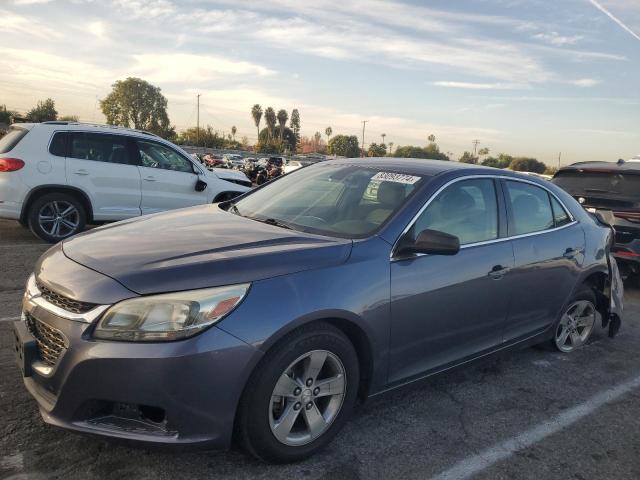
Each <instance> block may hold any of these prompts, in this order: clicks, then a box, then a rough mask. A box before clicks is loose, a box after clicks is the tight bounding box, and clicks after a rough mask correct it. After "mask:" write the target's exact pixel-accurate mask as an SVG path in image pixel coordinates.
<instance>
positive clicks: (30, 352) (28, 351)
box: [13, 321, 39, 377]
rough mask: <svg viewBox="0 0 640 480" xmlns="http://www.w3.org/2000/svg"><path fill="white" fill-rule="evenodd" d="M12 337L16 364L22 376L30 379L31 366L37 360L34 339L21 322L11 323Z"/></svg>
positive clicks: (36, 347) (25, 325) (36, 348)
mask: <svg viewBox="0 0 640 480" xmlns="http://www.w3.org/2000/svg"><path fill="white" fill-rule="evenodd" d="M13 335H14V342H13V346H14V354H15V359H16V363H17V364H18V367H20V370H21V371H22V376H23V377H30V376H31V375H33V370H32V367H31V365H32V364H33V362H35V361H36V360H38V358H39V357H38V346H37V344H36V339H35V338H34V336H33V335H32V334H31V332H29V329H28V328H27V324H26V323H25V322H23V321H17V322H13Z"/></svg>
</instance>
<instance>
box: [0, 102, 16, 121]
mask: <svg viewBox="0 0 640 480" xmlns="http://www.w3.org/2000/svg"><path fill="white" fill-rule="evenodd" d="M16 115H17V113H16V112H12V111H11V110H7V106H6V105H0V123H4V124H6V125H9V124H11V120H12V118H13V117H15V116H16Z"/></svg>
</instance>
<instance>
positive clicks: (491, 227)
mask: <svg viewBox="0 0 640 480" xmlns="http://www.w3.org/2000/svg"><path fill="white" fill-rule="evenodd" d="M426 229H429V230H437V231H439V232H444V233H448V234H450V235H455V236H456V237H458V238H459V239H460V245H468V244H470V243H477V242H484V241H487V240H495V239H496V238H498V202H497V200H496V189H495V184H494V182H493V180H492V179H488V178H486V179H485V178H479V179H471V180H462V181H459V182H455V183H453V184H451V185H449V186H448V187H447V188H445V189H444V190H443V191H442V192H440V193H439V194H438V196H437V197H435V198H434V199H433V200H432V201H431V203H430V204H429V206H428V207H427V208H426V209H425V210H424V211H423V212H422V214H421V215H420V217H418V219H417V220H416V223H415V224H414V226H413V228H412V230H413V235H414V236H415V235H417V234H419V233H420V232H421V231H423V230H426Z"/></svg>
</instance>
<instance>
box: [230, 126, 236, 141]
mask: <svg viewBox="0 0 640 480" xmlns="http://www.w3.org/2000/svg"><path fill="white" fill-rule="evenodd" d="M236 133H238V129H237V128H236V126H235V125H234V126H233V127H231V136H232V137H233V141H234V142H235V141H236Z"/></svg>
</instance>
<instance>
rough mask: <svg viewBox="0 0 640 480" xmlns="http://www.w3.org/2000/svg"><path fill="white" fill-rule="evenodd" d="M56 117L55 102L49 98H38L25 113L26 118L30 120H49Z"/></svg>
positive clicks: (37, 121) (38, 121)
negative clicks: (33, 105) (35, 103)
mask: <svg viewBox="0 0 640 480" xmlns="http://www.w3.org/2000/svg"><path fill="white" fill-rule="evenodd" d="M57 119H58V112H57V110H56V103H55V102H54V101H53V99H51V98H47V99H46V100H44V101H43V100H39V101H38V104H37V105H36V106H35V107H33V108H32V109H31V110H29V112H28V113H27V120H28V121H30V122H36V123H40V122H51V121H53V120H57Z"/></svg>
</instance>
